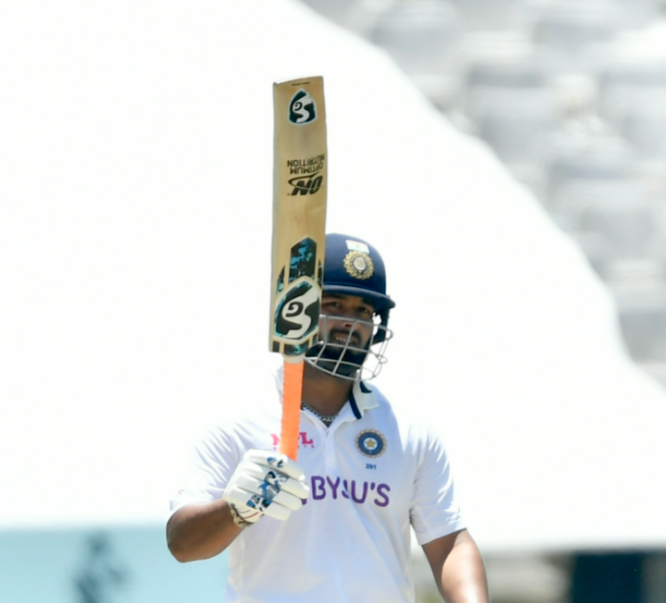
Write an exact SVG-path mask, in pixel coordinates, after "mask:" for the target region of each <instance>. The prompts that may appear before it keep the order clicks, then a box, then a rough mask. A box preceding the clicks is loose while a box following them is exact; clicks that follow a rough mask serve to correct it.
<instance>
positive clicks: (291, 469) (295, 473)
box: [223, 450, 310, 523]
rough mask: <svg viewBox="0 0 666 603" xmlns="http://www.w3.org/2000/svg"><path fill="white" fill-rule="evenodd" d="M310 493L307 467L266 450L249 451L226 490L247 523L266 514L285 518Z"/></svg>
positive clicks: (227, 499)
mask: <svg viewBox="0 0 666 603" xmlns="http://www.w3.org/2000/svg"><path fill="white" fill-rule="evenodd" d="M309 494H310V488H308V486H307V485H306V484H305V475H304V474H303V470H302V469H301V468H300V467H299V466H298V465H297V464H296V463H295V462H294V461H292V460H291V459H290V458H289V457H287V456H286V455H284V454H277V453H275V452H269V451H266V450H248V451H247V452H246V453H245V454H244V455H243V460H241V462H240V464H239V465H238V467H236V471H234V474H233V475H232V476H231V479H230V480H229V484H228V485H227V487H226V489H225V491H224V496H223V498H224V500H226V501H227V502H229V503H232V504H233V505H234V506H235V507H236V511H237V513H238V515H240V517H241V518H242V520H243V521H244V522H247V523H256V522H257V521H259V520H260V519H261V518H262V517H263V516H264V515H268V516H270V517H274V518H275V519H279V520H281V521H284V520H285V519H287V517H289V515H290V514H291V512H292V511H297V510H298V509H300V508H301V506H302V505H303V503H302V502H301V499H306V498H307V497H308V495H309Z"/></svg>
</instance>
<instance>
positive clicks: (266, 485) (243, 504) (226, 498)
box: [167, 450, 310, 562]
mask: <svg viewBox="0 0 666 603" xmlns="http://www.w3.org/2000/svg"><path fill="white" fill-rule="evenodd" d="M309 492H310V489H309V488H308V487H307V486H306V485H305V476H304V474H303V470H302V469H301V468H300V467H299V466H298V465H297V464H296V463H295V462H294V461H292V460H291V459H289V458H288V457H286V456H285V455H283V454H276V453H274V452H271V451H266V450H248V451H246V452H245V454H244V455H243V459H242V461H241V462H240V464H239V465H238V467H236V470H235V471H234V473H233V475H232V476H231V479H230V480H229V483H228V484H227V486H226V488H225V490H224V495H223V497H222V498H221V499H216V500H213V501H210V502H200V503H198V502H197V503H190V504H186V505H185V506H183V507H182V508H180V509H178V511H176V512H175V513H174V514H173V516H172V517H171V519H170V520H169V522H168V523H167V544H168V546H169V551H171V554H172V555H173V556H174V557H175V558H176V559H177V560H178V561H181V562H185V561H196V560H199V559H209V558H210V557H214V556H215V555H219V554H220V553H221V552H222V551H224V550H225V549H226V548H227V547H228V546H229V545H230V544H231V543H232V542H233V541H234V539H235V538H236V537H237V536H238V535H239V534H240V533H241V531H242V528H241V527H239V526H238V525H237V524H236V522H235V521H234V518H233V516H232V514H231V509H230V507H229V504H230V503H233V507H234V512H235V513H236V515H237V516H238V517H237V519H238V520H239V521H242V522H243V525H245V526H247V525H248V524H250V525H251V524H254V523H256V522H257V521H260V520H261V518H262V517H263V516H264V515H270V516H271V517H273V518H274V519H278V520H280V521H284V520H286V519H287V518H288V517H289V515H290V513H291V512H292V511H297V510H298V509H300V508H301V507H302V506H303V502H302V501H303V499H306V498H307V497H308V494H309Z"/></svg>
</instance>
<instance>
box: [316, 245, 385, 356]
mask: <svg viewBox="0 0 666 603" xmlns="http://www.w3.org/2000/svg"><path fill="white" fill-rule="evenodd" d="M323 288H324V291H330V292H331V293H344V294H346V295H358V296H359V297H365V298H367V299H369V300H370V301H372V303H373V304H374V306H375V311H376V312H377V315H378V316H380V317H381V324H382V325H384V327H386V326H387V324H388V317H389V311H390V310H391V308H393V307H395V302H394V301H393V300H392V299H391V298H390V297H389V296H388V295H386V269H385V268H384V260H383V259H382V256H381V255H379V252H378V251H377V249H375V248H374V247H373V246H372V245H370V243H368V242H367V241H364V240H363V239H359V238H357V237H350V236H347V235H343V234H327V235H326V260H325V262H324V287H323ZM384 334H385V332H384V331H383V330H381V331H380V332H378V333H377V335H376V336H375V338H374V340H373V343H379V342H380V341H383V339H384V337H383V335H384Z"/></svg>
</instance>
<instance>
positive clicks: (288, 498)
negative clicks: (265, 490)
mask: <svg viewBox="0 0 666 603" xmlns="http://www.w3.org/2000/svg"><path fill="white" fill-rule="evenodd" d="M276 505H281V506H283V507H287V509H289V510H290V511H298V510H299V509H300V508H301V507H302V506H303V502H302V501H301V499H300V498H298V497H297V496H294V495H292V494H289V492H285V491H284V490H283V491H282V492H280V493H279V494H278V495H276V496H275V498H274V499H273V503H272V504H271V507H274V506H276Z"/></svg>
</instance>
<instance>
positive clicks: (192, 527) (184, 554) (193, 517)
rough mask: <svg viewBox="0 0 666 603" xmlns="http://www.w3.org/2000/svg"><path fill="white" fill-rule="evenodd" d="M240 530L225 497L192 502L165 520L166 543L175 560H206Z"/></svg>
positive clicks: (218, 552)
mask: <svg viewBox="0 0 666 603" xmlns="http://www.w3.org/2000/svg"><path fill="white" fill-rule="evenodd" d="M241 531H242V529H241V528H240V527H238V526H237V525H236V524H235V523H234V521H233V518H232V516H231V512H230V511H229V506H228V503H227V502H226V501H225V500H216V501H214V502H211V503H202V504H193V505H188V506H186V507H183V508H182V509H180V510H178V511H177V512H176V513H175V514H174V515H173V517H171V519H170V520H169V523H168V524H167V544H168V546H169V550H170V551H171V554H172V555H173V556H174V557H175V558H176V559H177V560H178V561H181V562H185V561H197V560H199V559H210V558H211V557H215V555H219V554H220V553H221V552H222V551H224V550H225V549H226V548H227V547H228V546H229V545H230V544H231V543H232V542H233V540H234V539H235V538H236V537H237V536H238V535H239V534H240V533H241Z"/></svg>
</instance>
